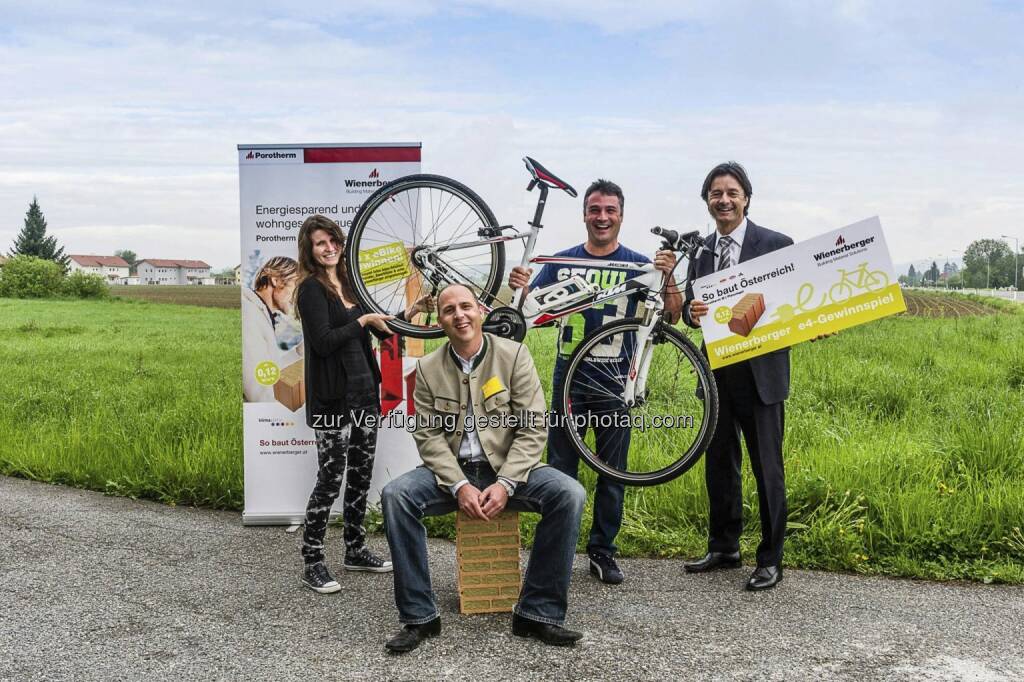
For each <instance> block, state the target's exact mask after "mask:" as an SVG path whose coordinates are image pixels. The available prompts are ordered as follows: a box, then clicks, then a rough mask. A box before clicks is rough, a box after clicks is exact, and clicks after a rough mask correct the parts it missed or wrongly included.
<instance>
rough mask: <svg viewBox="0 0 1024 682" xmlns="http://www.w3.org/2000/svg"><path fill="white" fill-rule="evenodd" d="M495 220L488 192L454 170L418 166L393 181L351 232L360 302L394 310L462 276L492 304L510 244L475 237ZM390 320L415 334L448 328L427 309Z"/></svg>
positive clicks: (350, 256)
mask: <svg viewBox="0 0 1024 682" xmlns="http://www.w3.org/2000/svg"><path fill="white" fill-rule="evenodd" d="M497 224H498V221H497V220H496V219H495V218H494V213H493V212H491V209H490V208H488V206H487V204H485V203H484V201H483V199H481V198H480V197H479V196H477V194H476V193H475V192H474V191H473V190H471V189H469V188H468V187H466V186H465V185H463V184H462V183H460V182H457V181H455V180H452V179H451V178H446V177H443V176H440V175H427V174H418V175H407V176H405V177H402V178H399V179H397V180H394V181H392V182H389V183H388V184H386V185H384V186H383V187H381V188H380V189H379V190H377V191H376V192H374V193H373V194H372V195H371V196H370V198H369V199H367V200H366V201H365V202H364V203H363V205H362V206H361V207H360V208H359V211H358V213H356V217H355V219H354V220H353V222H352V229H351V231H350V232H349V235H348V243H347V244H346V248H345V264H346V265H347V266H348V272H349V278H350V279H351V280H352V288H353V290H354V291H355V295H356V298H358V299H359V304H360V305H361V306H363V308H364V309H365V310H367V311H370V312H376V313H386V314H397V313H398V312H400V311H401V310H403V309H404V308H405V307H406V306H407V305H408V304H410V303H412V302H413V301H415V300H416V299H418V298H420V297H421V296H423V295H425V294H431V293H435V292H436V291H439V290H440V289H442V288H444V286H446V285H447V284H451V283H459V284H465V285H466V286H468V287H469V288H470V289H472V290H473V291H474V292H476V294H477V297H478V298H480V300H481V302H482V303H484V304H485V305H488V306H492V307H493V305H494V300H495V297H496V295H497V293H498V288H499V287H500V286H501V278H502V277H503V276H504V272H505V246H504V244H501V243H493V244H482V243H476V242H478V241H479V240H480V237H479V236H478V235H477V230H479V229H480V228H482V227H495V226H497ZM456 245H459V248H452V247H454V246H456ZM389 324H390V326H391V327H392V329H394V330H395V331H396V332H398V333H400V334H406V335H408V336H412V337H416V338H436V337H439V336H441V335H442V334H443V332H442V330H441V328H440V327H439V326H438V325H437V320H436V316H435V315H433V314H428V313H420V314H419V315H417V316H415V318H414V319H412V320H409V321H399V320H393V321H392V322H390V323H389Z"/></svg>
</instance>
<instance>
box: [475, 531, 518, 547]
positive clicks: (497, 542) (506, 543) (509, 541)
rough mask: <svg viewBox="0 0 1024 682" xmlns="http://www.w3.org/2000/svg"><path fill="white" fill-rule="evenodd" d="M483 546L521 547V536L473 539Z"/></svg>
mask: <svg viewBox="0 0 1024 682" xmlns="http://www.w3.org/2000/svg"><path fill="white" fill-rule="evenodd" d="M473 539H474V540H476V541H477V542H478V543H480V544H481V545H488V546H492V547H493V546H498V547H516V548H518V547H519V535H518V534H516V535H514V536H509V535H507V534H506V535H481V536H480V537H478V538H473Z"/></svg>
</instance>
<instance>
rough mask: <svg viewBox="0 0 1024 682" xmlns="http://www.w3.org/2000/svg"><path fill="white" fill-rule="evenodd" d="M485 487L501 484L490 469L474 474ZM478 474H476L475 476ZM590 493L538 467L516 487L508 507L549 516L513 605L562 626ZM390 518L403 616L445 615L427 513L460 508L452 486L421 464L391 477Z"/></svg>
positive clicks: (384, 496) (385, 497) (410, 619)
mask: <svg viewBox="0 0 1024 682" xmlns="http://www.w3.org/2000/svg"><path fill="white" fill-rule="evenodd" d="M467 478H468V479H469V482H470V483H472V484H473V485H475V486H476V487H477V488H479V489H480V490H483V489H484V488H486V487H487V486H489V485H491V484H492V483H494V481H495V480H496V474H495V473H494V472H493V471H492V470H490V469H489V468H488V470H487V473H484V474H481V475H480V476H467ZM474 479H476V480H474ZM586 499H587V494H586V492H584V490H583V487H582V486H581V485H580V484H579V483H577V482H576V481H574V480H572V479H571V478H569V477H568V476H565V475H563V474H561V473H560V472H558V471H556V470H555V469H553V468H551V467H544V466H542V467H538V468H536V469H534V470H533V471H531V472H530V476H529V478H528V479H527V480H526V481H525V482H523V483H520V484H519V485H518V486H517V487H516V494H515V495H514V496H513V497H511V498H510V499H509V501H508V506H507V507H506V508H507V509H509V510H510V511H527V512H535V513H538V514H540V515H541V517H542V518H541V520H540V523H538V524H537V532H536V535H535V537H534V542H533V551H531V552H530V563H529V564H528V565H527V567H526V578H525V579H524V580H523V588H522V590H521V591H520V593H519V602H518V603H517V604H516V605H515V607H514V608H513V610H514V611H515V612H516V613H517V614H519V615H520V616H523V617H524V618H529V619H531V620H536V621H540V622H542V623H549V624H551V625H562V623H563V622H564V621H565V610H566V607H567V605H568V595H569V579H570V578H571V577H572V562H573V557H574V556H575V554H576V540H577V538H578V537H579V532H580V516H581V515H582V514H583V504H584V503H585V502H586ZM381 506H382V508H383V510H384V524H385V530H386V532H387V536H388V545H389V546H390V548H391V561H392V563H393V564H394V567H395V568H394V572H395V604H396V605H397V606H398V619H399V620H400V621H401V622H403V623H406V624H410V625H417V624H420V623H427V622H429V621H431V620H433V619H434V618H436V617H437V615H438V613H437V606H436V604H435V603H434V593H433V590H432V589H431V587H430V569H429V567H428V566H427V532H426V529H425V528H424V527H423V522H422V521H421V519H422V518H423V517H424V516H440V515H441V514H447V513H449V512H453V511H455V510H456V509H458V506H459V505H458V503H457V502H456V500H455V498H454V497H453V496H452V494H451V493H450V492H448V490H446V489H444V488H442V487H440V486H438V485H437V479H435V478H434V474H433V473H431V471H430V470H429V469H427V468H426V467H423V466H420V467H417V468H415V469H413V470H412V471H410V472H408V473H406V474H403V475H401V476H399V477H398V478H396V479H395V480H393V481H391V482H390V483H388V484H387V485H386V486H385V487H384V490H383V492H382V493H381Z"/></svg>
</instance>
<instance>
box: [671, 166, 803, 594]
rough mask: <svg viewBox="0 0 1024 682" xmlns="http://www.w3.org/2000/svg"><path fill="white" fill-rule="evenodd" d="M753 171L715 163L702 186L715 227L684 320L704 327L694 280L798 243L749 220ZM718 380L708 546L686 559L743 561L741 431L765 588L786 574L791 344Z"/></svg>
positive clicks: (696, 568)
mask: <svg viewBox="0 0 1024 682" xmlns="http://www.w3.org/2000/svg"><path fill="white" fill-rule="evenodd" d="M752 193H753V192H752V188H751V185H750V180H749V179H748V178H747V173H746V171H745V170H744V169H743V166H741V165H740V164H738V163H735V162H729V163H723V164H719V165H718V166H715V167H714V168H713V169H712V170H711V172H710V173H708V176H707V178H706V179H705V180H704V185H703V187H702V188H701V198H702V199H704V201H705V202H707V206H708V212H710V213H711V216H712V217H713V218H714V219H715V223H716V228H717V229H716V230H715V232H714V233H713V234H711V235H710V236H708V237H707V238H706V239H705V245H706V249H705V250H704V251H703V252H702V254H701V255H700V256H699V257H698V258H696V259H694V260H692V261H691V262H690V265H689V271H688V273H687V282H688V283H687V286H686V301H685V302H684V303H683V320H684V321H685V322H686V324H688V325H689V326H691V327H695V328H696V327H700V324H701V318H702V317H703V316H704V315H706V314H707V312H708V306H707V304H706V303H704V302H703V301H701V300H695V299H694V295H693V286H692V282H693V279H694V278H695V277H703V276H704V275H708V274H710V273H712V272H715V271H717V270H722V269H724V268H727V267H729V266H731V265H735V264H736V263H742V262H743V261H747V260H750V259H751V258H756V257H758V256H761V255H764V254H766V253H769V252H771V251H775V250H776V249H781V248H783V247H785V246H789V245H790V244H792V243H793V240H792V239H790V238H789V237H787V236H786V235H784V234H781V233H779V232H775V231H773V230H769V229H767V228H764V227H761V226H759V225H755V224H754V223H753V222H752V221H750V220H748V219H747V213H748V211H749V209H750V197H751V194H752ZM705 352H706V350H705ZM714 374H715V381H716V382H717V384H718V397H719V408H718V425H717V427H716V428H715V434H714V437H713V438H712V440H711V445H710V446H709V447H708V451H707V455H706V456H705V474H706V475H705V478H706V483H707V489H708V498H709V500H710V507H711V509H710V518H709V528H708V553H707V555H705V556H704V558H702V559H699V560H697V561H693V562H690V563H687V564H685V569H686V571H687V572H690V573H700V572H703V571H711V570H715V569H719V568H736V567H738V566H740V544H739V543H740V533H741V532H742V530H743V504H742V502H743V500H742V491H741V488H740V464H741V455H742V452H741V449H740V433H742V434H743V439H744V440H745V441H746V443H747V451H748V453H749V455H750V466H751V468H752V469H753V472H754V479H755V480H756V481H757V499H758V510H759V511H760V516H761V543H760V544H759V545H758V547H757V568H756V569H755V570H754V572H753V573H752V574H751V576H750V579H749V580H747V584H746V588H747V589H748V590H764V589H767V588H770V587H774V586H775V585H776V584H777V583H778V582H779V581H780V580H782V543H783V538H784V536H785V533H786V516H787V510H786V484H785V477H784V474H783V469H782V437H783V432H784V428H785V417H784V415H785V410H784V405H785V400H786V398H787V397H788V395H789V349H788V348H786V349H783V350H779V351H775V352H773V353H768V354H767V355H761V356H758V357H755V358H751V359H750V360H746V361H743V362H738V363H735V364H732V365H728V366H726V367H722V368H720V369H716V370H715V371H714Z"/></svg>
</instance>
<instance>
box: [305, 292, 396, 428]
mask: <svg viewBox="0 0 1024 682" xmlns="http://www.w3.org/2000/svg"><path fill="white" fill-rule="evenodd" d="M297 302H298V308H299V315H300V317H301V318H302V340H303V344H304V345H305V354H304V355H305V380H306V424H307V425H308V426H309V427H310V428H314V429H331V428H340V427H341V426H343V425H344V424H345V423H347V421H348V420H349V411H350V410H357V409H368V410H379V409H380V397H379V396H380V367H378V365H377V358H376V356H375V355H374V353H373V349H372V348H371V347H370V334H369V332H372V333H373V334H374V335H375V336H376V337H377V338H380V339H386V338H388V337H389V336H391V333H390V332H381V331H378V330H376V329H374V328H373V327H363V326H362V325H361V324H359V317H360V316H362V315H363V314H364V311H363V309H362V308H361V307H360V306H358V305H356V306H355V307H352V308H346V307H345V306H344V305H342V303H341V300H340V299H338V297H337V296H331V295H329V294H328V293H327V290H326V289H325V288H324V285H323V284H321V283H320V282H319V281H318V280H317V279H316V278H313V277H309V278H307V279H305V280H304V281H303V282H302V284H300V285H299V295H298V301H297Z"/></svg>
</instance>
